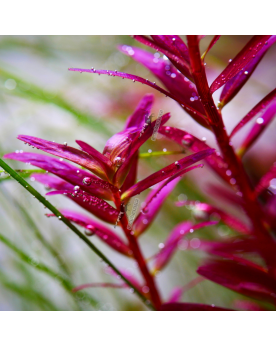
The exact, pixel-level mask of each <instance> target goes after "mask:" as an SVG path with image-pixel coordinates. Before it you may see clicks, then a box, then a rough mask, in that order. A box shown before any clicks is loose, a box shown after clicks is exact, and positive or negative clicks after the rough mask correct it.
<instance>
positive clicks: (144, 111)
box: [125, 94, 154, 129]
mask: <svg viewBox="0 0 276 346" xmlns="http://www.w3.org/2000/svg"><path fill="white" fill-rule="evenodd" d="M153 101H154V98H153V95H151V94H147V95H146V96H144V97H143V98H142V100H141V101H140V103H139V104H138V106H137V108H136V109H135V111H134V113H133V114H132V115H131V116H130V117H128V119H127V121H126V125H125V129H127V128H129V127H136V128H141V127H142V126H143V125H144V123H145V122H146V120H147V117H148V116H149V115H150V110H151V108H152V104H153Z"/></svg>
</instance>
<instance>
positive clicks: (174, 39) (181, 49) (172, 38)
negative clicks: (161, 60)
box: [151, 35, 190, 64]
mask: <svg viewBox="0 0 276 346" xmlns="http://www.w3.org/2000/svg"><path fill="white" fill-rule="evenodd" d="M151 37H152V39H153V40H154V41H155V42H156V43H157V44H158V45H159V46H160V47H163V48H164V49H167V50H168V51H170V52H171V53H172V54H175V55H176V56H181V57H182V58H183V59H184V60H186V62H187V63H188V64H190V56H189V51H188V47H187V46H186V44H185V43H184V42H183V40H182V39H181V38H180V37H179V36H178V35H151Z"/></svg>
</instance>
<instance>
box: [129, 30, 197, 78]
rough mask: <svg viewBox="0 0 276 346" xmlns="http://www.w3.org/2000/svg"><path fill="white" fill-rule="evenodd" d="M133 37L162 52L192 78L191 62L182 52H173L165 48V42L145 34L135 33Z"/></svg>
mask: <svg viewBox="0 0 276 346" xmlns="http://www.w3.org/2000/svg"><path fill="white" fill-rule="evenodd" d="M133 38H134V39H135V40H137V41H138V42H141V43H143V44H145V45H146V46H148V47H150V48H153V49H155V50H156V51H158V52H162V53H163V54H164V55H165V56H166V57H167V58H169V59H170V61H171V62H172V63H173V64H174V66H175V67H176V68H177V69H178V70H179V71H180V72H181V73H183V75H184V76H186V77H187V78H189V79H192V76H191V73H190V65H189V63H188V62H187V61H186V60H185V59H183V58H182V56H181V55H180V54H177V55H176V54H173V53H172V52H171V51H169V50H168V49H166V48H164V44H162V45H160V44H159V43H157V42H156V41H153V40H151V39H150V38H148V37H146V36H143V35H134V36H133ZM129 55H131V50H130V51H129Z"/></svg>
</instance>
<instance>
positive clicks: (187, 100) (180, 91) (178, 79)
mask: <svg viewBox="0 0 276 346" xmlns="http://www.w3.org/2000/svg"><path fill="white" fill-rule="evenodd" d="M131 49H132V52H133V54H132V56H131V57H132V58H133V59H134V60H136V61H138V62H139V63H141V64H143V65H144V66H145V67H147V68H148V69H149V70H150V71H151V72H152V73H153V74H154V75H155V76H156V77H157V78H158V79H159V80H160V81H161V82H162V83H163V84H164V85H165V87H166V88H167V89H168V90H169V92H170V93H171V94H172V95H174V96H175V97H177V99H179V100H180V101H181V102H180V104H185V105H187V106H189V107H192V108H193V109H195V110H196V111H197V112H196V114H194V111H189V110H188V109H186V111H187V112H188V113H189V114H190V115H191V116H192V117H193V118H194V119H195V120H196V121H197V122H199V123H200V124H202V125H203V126H205V127H208V123H207V121H206V119H205V118H204V114H205V111H204V108H203V106H202V103H201V102H200V101H199V97H198V94H197V90H196V87H195V85H194V84H193V83H192V82H190V81H189V80H188V79H187V78H186V77H184V76H183V75H182V74H181V73H179V72H178V71H177V69H176V68H175V67H173V66H172V65H171V64H170V63H168V62H166V61H164V60H163V59H161V58H156V57H155V56H154V54H152V53H149V52H146V51H144V50H142V49H139V48H136V47H131ZM121 50H122V52H123V53H125V54H128V50H129V47H128V46H127V47H126V46H122V48H121ZM198 114H201V115H200V116H198Z"/></svg>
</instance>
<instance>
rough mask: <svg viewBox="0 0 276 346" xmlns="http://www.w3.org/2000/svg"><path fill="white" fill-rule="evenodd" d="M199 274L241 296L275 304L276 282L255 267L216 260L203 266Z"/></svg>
mask: <svg viewBox="0 0 276 346" xmlns="http://www.w3.org/2000/svg"><path fill="white" fill-rule="evenodd" d="M197 272H198V274H200V275H202V276H204V277H206V278H207V279H209V280H211V281H213V282H216V283H217V284H219V285H222V286H224V287H227V288H229V289H231V290H233V291H236V292H238V293H240V294H244V295H246V296H249V297H252V298H255V299H260V300H265V301H268V302H270V303H275V297H276V280H275V279H274V278H272V277H271V276H269V275H268V274H267V273H266V272H265V271H261V270H259V269H256V268H255V267H254V266H249V265H247V266H245V265H243V264H239V263H236V262H234V261H226V260H224V261H219V260H216V261H210V262H208V263H206V264H204V265H202V266H201V267H199V268H198V270H197Z"/></svg>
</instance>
